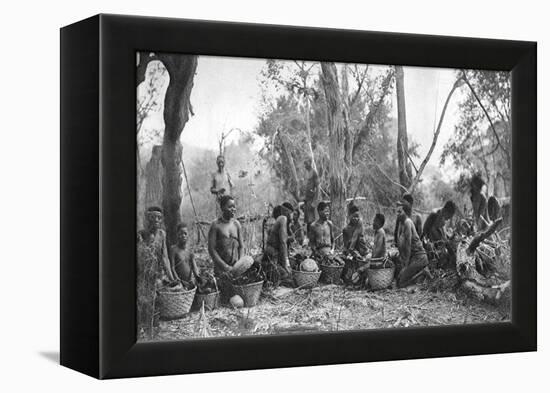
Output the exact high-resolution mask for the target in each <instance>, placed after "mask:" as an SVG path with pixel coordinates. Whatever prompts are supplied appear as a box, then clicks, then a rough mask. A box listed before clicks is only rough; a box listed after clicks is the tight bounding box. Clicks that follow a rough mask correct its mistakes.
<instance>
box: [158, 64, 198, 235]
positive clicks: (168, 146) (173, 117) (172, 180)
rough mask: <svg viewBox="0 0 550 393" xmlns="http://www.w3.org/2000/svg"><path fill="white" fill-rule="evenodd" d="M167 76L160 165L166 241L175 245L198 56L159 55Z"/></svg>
mask: <svg viewBox="0 0 550 393" xmlns="http://www.w3.org/2000/svg"><path fill="white" fill-rule="evenodd" d="M159 58H161V60H162V62H163V63H164V66H165V67H166V69H167V70H168V74H169V75H170V83H169V84H168V89H167V90H166V97H165V99H164V125H165V128H164V138H163V143H162V164H163V166H164V196H163V203H162V204H163V208H164V217H165V225H166V231H167V235H168V241H169V242H170V243H174V242H175V234H176V226H177V224H178V223H179V221H180V211H179V209H180V206H181V200H182V192H181V184H182V173H183V170H182V166H181V151H182V146H181V142H180V136H181V133H182V131H183V128H184V127H185V124H186V123H187V121H188V120H189V115H190V114H192V113H193V111H192V107H191V102H190V95H191V90H192V88H193V80H194V77H195V70H196V68H197V56H182V55H159Z"/></svg>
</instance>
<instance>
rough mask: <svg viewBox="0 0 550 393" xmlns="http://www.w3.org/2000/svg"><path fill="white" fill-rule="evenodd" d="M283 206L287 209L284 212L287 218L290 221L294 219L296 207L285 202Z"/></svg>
mask: <svg viewBox="0 0 550 393" xmlns="http://www.w3.org/2000/svg"><path fill="white" fill-rule="evenodd" d="M281 206H282V207H284V208H285V211H284V214H285V216H287V218H288V219H289V220H292V218H294V206H292V203H290V202H283V204H282V205H281Z"/></svg>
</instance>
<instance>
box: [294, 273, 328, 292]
mask: <svg viewBox="0 0 550 393" xmlns="http://www.w3.org/2000/svg"><path fill="white" fill-rule="evenodd" d="M292 276H293V277H294V282H295V283H296V286H297V287H299V288H313V287H314V286H315V284H317V281H319V277H321V272H302V271H299V270H293V271H292Z"/></svg>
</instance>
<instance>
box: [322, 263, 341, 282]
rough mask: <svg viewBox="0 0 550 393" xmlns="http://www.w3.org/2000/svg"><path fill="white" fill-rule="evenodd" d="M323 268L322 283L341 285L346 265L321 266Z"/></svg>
mask: <svg viewBox="0 0 550 393" xmlns="http://www.w3.org/2000/svg"><path fill="white" fill-rule="evenodd" d="M319 267H320V268H321V272H322V274H321V281H323V282H324V283H327V284H338V283H340V277H341V276H342V272H343V271H344V265H342V266H329V265H323V264H319Z"/></svg>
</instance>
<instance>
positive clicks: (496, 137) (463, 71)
mask: <svg viewBox="0 0 550 393" xmlns="http://www.w3.org/2000/svg"><path fill="white" fill-rule="evenodd" d="M462 78H463V79H464V82H466V84H467V85H468V87H469V88H470V91H471V92H472V94H473V95H474V97H475V99H476V101H477V103H478V104H479V106H480V107H481V109H482V110H483V113H485V117H487V120H489V124H490V125H491V130H493V134H494V135H495V139H496V141H497V144H498V145H499V146H500V148H501V149H502V151H503V152H504V153H505V154H506V158H507V159H508V163H510V153H509V152H508V150H507V149H505V148H504V146H502V144H501V143H500V137H499V136H498V133H497V130H496V128H495V125H494V124H493V120H492V119H491V117H490V116H489V113H488V112H487V109H485V106H484V105H483V103H482V102H481V100H480V99H479V96H478V95H477V93H476V91H475V90H474V87H473V86H472V85H471V83H470V81H469V80H468V76H467V75H466V71H465V70H462Z"/></svg>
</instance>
